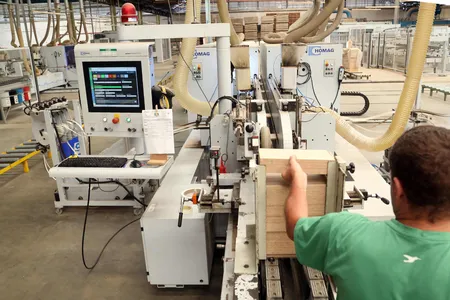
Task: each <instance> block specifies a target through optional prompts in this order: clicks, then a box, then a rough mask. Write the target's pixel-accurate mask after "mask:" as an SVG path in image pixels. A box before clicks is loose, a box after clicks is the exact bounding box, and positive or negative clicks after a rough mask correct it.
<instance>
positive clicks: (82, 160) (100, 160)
mask: <svg viewBox="0 0 450 300" xmlns="http://www.w3.org/2000/svg"><path fill="white" fill-rule="evenodd" d="M127 160H128V159H127V158H125V157H73V158H70V157H69V158H67V159H65V160H63V161H62V162H61V163H60V164H59V165H58V167H62V168H121V167H123V166H124V165H125V164H126V163H127Z"/></svg>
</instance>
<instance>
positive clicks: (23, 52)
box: [14, 0, 33, 75]
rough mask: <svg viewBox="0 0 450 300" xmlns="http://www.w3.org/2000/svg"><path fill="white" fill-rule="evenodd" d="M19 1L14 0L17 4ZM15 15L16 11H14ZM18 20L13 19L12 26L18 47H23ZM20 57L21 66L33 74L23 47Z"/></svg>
mask: <svg viewBox="0 0 450 300" xmlns="http://www.w3.org/2000/svg"><path fill="white" fill-rule="evenodd" d="M18 3H19V1H18V0H16V4H18ZM16 17H18V16H17V12H16ZM17 21H18V22H15V21H14V26H15V29H16V33H17V39H18V40H19V47H21V48H24V47H25V43H24V41H23V34H22V28H21V27H20V20H17ZM22 58H23V66H24V67H25V70H26V71H27V72H28V73H29V74H30V75H31V74H33V71H32V70H31V67H30V62H29V61H28V58H27V51H25V49H22Z"/></svg>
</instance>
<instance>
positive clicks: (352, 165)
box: [347, 162, 356, 174]
mask: <svg viewBox="0 0 450 300" xmlns="http://www.w3.org/2000/svg"><path fill="white" fill-rule="evenodd" d="M355 169H356V167H355V164H354V163H352V162H351V163H350V164H349V165H348V166H347V172H349V173H352V174H353V173H355Z"/></svg>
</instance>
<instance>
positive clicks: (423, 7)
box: [314, 2, 436, 151]
mask: <svg viewBox="0 0 450 300" xmlns="http://www.w3.org/2000/svg"><path fill="white" fill-rule="evenodd" d="M435 10H436V4H433V3H426V2H421V3H420V8H419V15H418V17H417V26H416V32H415V35H414V41H413V47H412V49H413V50H412V53H411V58H410V61H409V64H408V69H407V73H406V80H405V83H404V85H403V90H402V94H401V96H400V100H399V102H398V105H397V109H396V112H395V115H394V118H393V120H392V123H391V125H390V126H389V128H388V130H387V131H386V132H385V133H384V134H383V135H382V136H380V137H376V138H371V137H368V136H365V135H364V134H362V133H360V132H359V131H357V130H356V129H354V128H353V127H352V126H351V124H350V123H348V122H346V121H345V120H344V119H343V118H341V117H340V116H339V115H338V114H337V113H336V112H335V111H333V110H331V109H329V108H325V107H320V108H316V109H314V110H315V111H316V112H318V113H319V112H322V111H325V112H328V113H330V114H331V115H332V116H333V117H334V118H335V119H336V131H337V133H338V134H339V135H341V136H342V137H343V138H344V139H346V140H347V141H348V142H349V143H351V144H353V145H355V146H356V147H357V148H359V149H363V150H368V151H382V150H385V149H387V148H389V147H391V146H392V145H393V144H394V143H395V141H396V140H397V139H398V138H399V137H400V136H401V135H402V134H403V132H404V131H405V127H406V124H407V123H408V119H409V116H410V114H411V110H412V108H413V106H414V102H415V100H416V96H417V93H418V90H419V85H420V79H421V77H422V72H423V68H424V64H425V59H426V55H427V51H428V44H429V43H430V35H431V30H432V28H433V21H434V12H435Z"/></svg>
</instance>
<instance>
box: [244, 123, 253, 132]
mask: <svg viewBox="0 0 450 300" xmlns="http://www.w3.org/2000/svg"><path fill="white" fill-rule="evenodd" d="M253 130H255V127H254V126H253V125H252V124H248V125H247V126H245V131H247V132H248V133H252V132H253Z"/></svg>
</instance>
